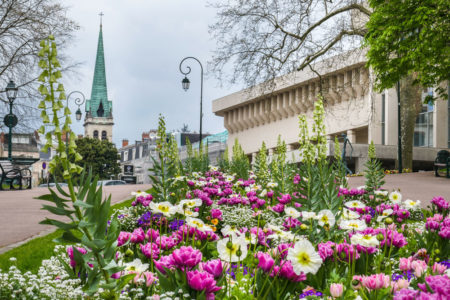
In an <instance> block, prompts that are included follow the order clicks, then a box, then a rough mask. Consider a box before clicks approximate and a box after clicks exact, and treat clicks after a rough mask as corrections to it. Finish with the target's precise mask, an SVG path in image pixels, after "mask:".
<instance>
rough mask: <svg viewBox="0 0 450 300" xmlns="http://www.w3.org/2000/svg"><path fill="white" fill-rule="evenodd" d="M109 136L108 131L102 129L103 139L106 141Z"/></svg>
mask: <svg viewBox="0 0 450 300" xmlns="http://www.w3.org/2000/svg"><path fill="white" fill-rule="evenodd" d="M107 139H108V138H107V136H106V131H105V130H103V131H102V141H105V140H107Z"/></svg>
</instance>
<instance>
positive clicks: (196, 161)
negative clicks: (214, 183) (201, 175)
mask: <svg viewBox="0 0 450 300" xmlns="http://www.w3.org/2000/svg"><path fill="white" fill-rule="evenodd" d="M186 148H187V154H188V157H187V159H186V161H185V162H184V170H185V172H186V173H189V174H190V173H192V172H206V171H207V170H208V169H209V163H210V161H209V156H208V144H205V145H200V148H199V149H198V151H197V150H192V145H191V142H190V141H189V139H188V138H186Z"/></svg>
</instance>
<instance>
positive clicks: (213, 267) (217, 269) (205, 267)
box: [199, 259, 224, 278]
mask: <svg viewBox="0 0 450 300" xmlns="http://www.w3.org/2000/svg"><path fill="white" fill-rule="evenodd" d="M223 267H224V263H223V262H222V261H221V260H220V259H214V260H210V261H207V262H205V263H200V265H199V269H200V271H206V272H208V273H209V274H211V275H213V276H214V278H219V277H221V276H222V274H223V269H224V268H223Z"/></svg>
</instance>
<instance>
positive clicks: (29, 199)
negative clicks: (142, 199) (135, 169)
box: [0, 184, 150, 253]
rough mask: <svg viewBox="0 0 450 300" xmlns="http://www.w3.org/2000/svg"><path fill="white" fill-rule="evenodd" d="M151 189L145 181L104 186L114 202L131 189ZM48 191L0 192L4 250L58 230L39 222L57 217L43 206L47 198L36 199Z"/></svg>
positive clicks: (0, 242) (0, 231) (0, 247)
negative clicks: (142, 183) (43, 199)
mask: <svg viewBox="0 0 450 300" xmlns="http://www.w3.org/2000/svg"><path fill="white" fill-rule="evenodd" d="M149 188H150V185H145V184H144V185H140V184H138V185H121V186H106V187H104V188H103V193H104V195H109V194H111V202H112V203H118V202H121V201H123V200H127V199H130V198H131V192H134V191H137V190H147V189H149ZM46 193H48V189H47V188H33V189H31V190H23V191H0V253H3V252H5V251H7V250H9V249H10V248H11V247H12V246H17V243H20V242H23V241H25V240H27V239H29V238H31V237H35V236H38V235H43V234H46V233H50V232H51V231H53V230H54V228H55V227H54V226H51V225H40V224H39V222H40V221H42V220H44V219H45V217H51V218H54V216H53V215H51V214H50V213H49V212H48V211H46V210H41V209H40V208H41V207H42V204H44V203H45V202H46V201H42V200H37V199H34V198H35V197H38V196H40V195H43V194H46ZM63 218H64V217H63Z"/></svg>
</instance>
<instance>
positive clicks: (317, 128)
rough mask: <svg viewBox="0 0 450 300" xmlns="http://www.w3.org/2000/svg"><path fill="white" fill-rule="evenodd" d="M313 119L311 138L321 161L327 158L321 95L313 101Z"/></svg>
mask: <svg viewBox="0 0 450 300" xmlns="http://www.w3.org/2000/svg"><path fill="white" fill-rule="evenodd" d="M313 119H314V123H313V129H312V131H313V136H312V137H311V140H312V141H313V142H315V148H316V155H317V156H316V157H317V160H319V161H321V160H325V159H327V137H326V131H325V123H324V120H325V110H324V108H323V97H322V95H319V96H318V99H317V100H316V102H314V112H313Z"/></svg>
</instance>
